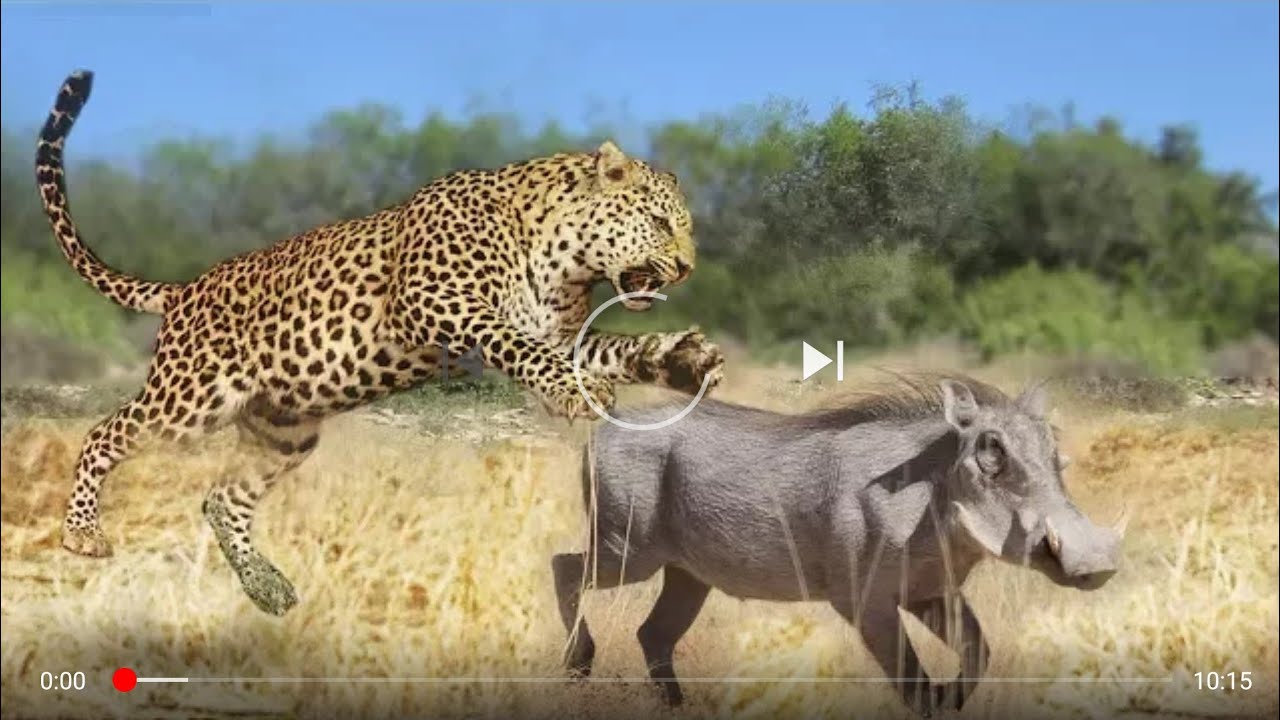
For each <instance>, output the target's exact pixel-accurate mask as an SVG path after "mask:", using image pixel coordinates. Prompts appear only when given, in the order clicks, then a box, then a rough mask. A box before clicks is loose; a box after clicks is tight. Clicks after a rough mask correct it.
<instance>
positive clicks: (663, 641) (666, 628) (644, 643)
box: [636, 565, 711, 705]
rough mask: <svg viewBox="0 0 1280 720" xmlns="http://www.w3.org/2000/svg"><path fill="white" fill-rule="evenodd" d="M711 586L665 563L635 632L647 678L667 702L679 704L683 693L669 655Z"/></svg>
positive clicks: (687, 572) (685, 571)
mask: <svg viewBox="0 0 1280 720" xmlns="http://www.w3.org/2000/svg"><path fill="white" fill-rule="evenodd" d="M710 591H711V586H710V585H707V584H706V583H704V582H702V581H701V580H699V579H697V578H696V577H694V576H693V575H691V574H689V571H687V570H685V569H684V568H681V567H678V566H675V565H667V566H666V568H665V570H664V571H663V575H662V593H661V594H659V595H658V601H657V602H656V603H654V605H653V610H652V611H650V612H649V617H648V618H647V619H646V620H645V621H644V624H643V625H641V626H640V629H639V630H638V631H637V632H636V637H637V638H638V639H639V640H640V647H641V649H643V650H644V660H645V664H646V665H648V666H649V677H651V678H653V681H654V682H656V683H658V686H659V687H661V688H662V689H663V691H664V692H665V696H666V700H667V703H668V704H670V705H679V704H680V703H682V702H684V693H683V692H681V690H680V683H679V682H677V681H676V671H675V668H674V667H673V666H672V664H671V656H672V653H673V652H674V651H675V647H676V643H678V642H680V638H682V637H684V634H685V632H687V631H688V630H689V626H690V625H693V621H694V620H695V619H696V618H697V617H698V613H699V612H700V611H701V610H702V603H703V602H705V601H706V599H707V593H709V592H710Z"/></svg>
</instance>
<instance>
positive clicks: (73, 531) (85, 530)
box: [62, 525, 111, 558]
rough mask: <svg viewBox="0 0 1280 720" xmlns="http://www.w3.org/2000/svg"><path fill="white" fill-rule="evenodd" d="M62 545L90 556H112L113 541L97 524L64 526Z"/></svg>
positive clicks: (79, 553)
mask: <svg viewBox="0 0 1280 720" xmlns="http://www.w3.org/2000/svg"><path fill="white" fill-rule="evenodd" d="M62 547H64V548H66V549H68V550H70V551H71V552H73V553H76V554H77V555H87V556H89V557H99V558H101V557H110V556H111V543H110V542H109V541H108V540H107V536H106V535H105V534H104V533H103V532H102V528H101V527H98V526H97V525H93V526H90V527H77V528H71V527H64V528H63V529H62Z"/></svg>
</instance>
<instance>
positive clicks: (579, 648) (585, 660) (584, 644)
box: [564, 631, 596, 679]
mask: <svg viewBox="0 0 1280 720" xmlns="http://www.w3.org/2000/svg"><path fill="white" fill-rule="evenodd" d="M595 657H596V643H595V641H594V640H592V639H591V636H590V635H585V631H584V632H583V634H580V635H578V636H577V637H576V638H574V641H573V645H572V646H570V647H569V649H568V650H566V651H565V654H564V666H565V668H566V669H568V671H569V677H571V678H575V679H584V678H588V677H591V664H592V662H593V661H594V660H595Z"/></svg>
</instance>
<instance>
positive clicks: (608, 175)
mask: <svg viewBox="0 0 1280 720" xmlns="http://www.w3.org/2000/svg"><path fill="white" fill-rule="evenodd" d="M630 175H631V160H630V158H628V157H627V156H626V154H625V153H623V152H622V150H621V149H620V148H619V147H618V146H617V145H615V144H614V143H613V141H612V140H605V141H604V142H603V143H601V144H600V147H599V149H597V150H596V176H597V179H598V180H599V181H600V187H602V188H610V187H617V186H619V185H622V184H625V183H626V182H627V180H628V179H629V178H630Z"/></svg>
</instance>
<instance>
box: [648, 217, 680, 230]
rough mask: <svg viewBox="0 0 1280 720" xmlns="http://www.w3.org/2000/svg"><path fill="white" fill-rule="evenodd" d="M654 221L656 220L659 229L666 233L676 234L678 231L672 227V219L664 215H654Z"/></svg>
mask: <svg viewBox="0 0 1280 720" xmlns="http://www.w3.org/2000/svg"><path fill="white" fill-rule="evenodd" d="M653 222H654V224H655V225H657V226H658V229H659V230H661V231H662V232H664V233H666V234H667V235H675V234H676V231H675V230H674V229H672V227H671V221H670V220H668V219H666V218H664V217H662V216H661V215H654V216H653Z"/></svg>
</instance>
